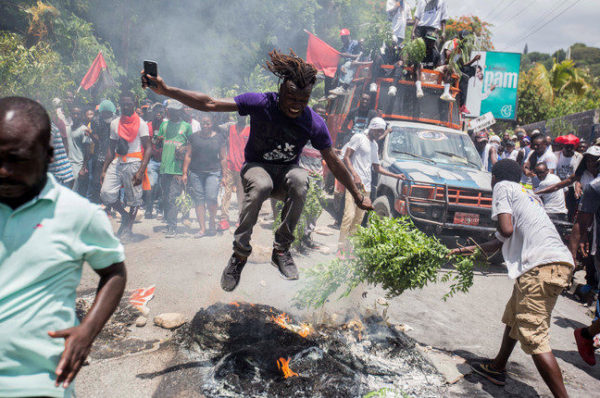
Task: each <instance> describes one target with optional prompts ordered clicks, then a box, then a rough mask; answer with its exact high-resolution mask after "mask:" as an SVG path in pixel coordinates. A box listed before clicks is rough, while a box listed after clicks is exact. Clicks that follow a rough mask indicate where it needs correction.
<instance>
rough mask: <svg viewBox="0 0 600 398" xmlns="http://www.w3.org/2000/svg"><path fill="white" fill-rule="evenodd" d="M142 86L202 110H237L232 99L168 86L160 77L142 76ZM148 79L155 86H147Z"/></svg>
mask: <svg viewBox="0 0 600 398" xmlns="http://www.w3.org/2000/svg"><path fill="white" fill-rule="evenodd" d="M142 74H143V72H142ZM144 78H145V80H144V83H142V87H143V88H150V89H151V90H152V91H154V92H155V93H156V94H160V95H165V96H167V97H171V98H173V99H176V100H177V101H179V102H182V103H184V104H185V105H187V106H189V107H190V108H194V109H197V110H199V111H202V112H237V110H238V107H237V104H236V103H235V101H234V100H233V99H214V98H211V97H210V96H208V95H206V94H204V93H200V92H197V91H189V90H183V89H181V88H177V87H171V86H168V85H167V84H166V83H165V81H164V80H163V79H162V78H161V77H160V76H157V77H153V76H150V75H145V76H144ZM148 80H149V81H152V82H154V83H156V86H157V87H150V86H148Z"/></svg>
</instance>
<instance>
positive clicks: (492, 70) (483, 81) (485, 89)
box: [466, 51, 521, 120]
mask: <svg viewBox="0 0 600 398" xmlns="http://www.w3.org/2000/svg"><path fill="white" fill-rule="evenodd" d="M478 54H479V55H480V56H481V59H480V60H479V61H477V62H476V63H474V64H473V67H474V68H475V76H473V77H471V78H470V79H469V84H468V89H467V103H466V105H467V109H468V110H469V113H468V114H467V115H466V116H467V117H479V116H481V115H483V114H486V113H488V112H491V113H492V115H493V116H494V118H495V119H497V120H498V119H499V120H515V119H516V116H517V87H518V85H519V68H520V65H521V54H519V53H502V52H495V51H476V52H473V55H472V56H473V57H474V56H475V55H478Z"/></svg>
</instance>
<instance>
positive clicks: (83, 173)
mask: <svg viewBox="0 0 600 398" xmlns="http://www.w3.org/2000/svg"><path fill="white" fill-rule="evenodd" d="M87 173H88V171H87V168H85V167H82V168H81V170H79V177H84V176H85V175H86V174H87Z"/></svg>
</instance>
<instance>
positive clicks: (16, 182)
mask: <svg viewBox="0 0 600 398" xmlns="http://www.w3.org/2000/svg"><path fill="white" fill-rule="evenodd" d="M50 129H51V126H50V118H49V117H48V114H47V113H46V111H45V110H44V108H43V107H42V106H41V105H40V104H38V103H37V102H35V101H32V100H30V99H28V98H23V97H7V98H1V99H0V202H2V203H5V204H7V205H8V206H11V207H13V208H16V207H18V206H20V205H21V204H23V203H25V202H27V201H28V200H31V199H32V198H33V197H35V196H36V195H38V194H39V193H40V191H41V190H42V188H43V187H44V184H45V182H46V172H47V170H48V163H49V162H50V160H51V159H52V147H51V146H50V136H51V130H50Z"/></svg>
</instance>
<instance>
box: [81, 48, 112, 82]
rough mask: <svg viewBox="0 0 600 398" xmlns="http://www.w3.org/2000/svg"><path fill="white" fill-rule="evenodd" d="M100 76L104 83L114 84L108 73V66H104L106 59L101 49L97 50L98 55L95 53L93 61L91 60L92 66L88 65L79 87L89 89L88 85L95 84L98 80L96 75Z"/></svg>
mask: <svg viewBox="0 0 600 398" xmlns="http://www.w3.org/2000/svg"><path fill="white" fill-rule="evenodd" d="M101 76H102V78H103V82H104V83H105V84H106V85H111V84H114V81H113V79H112V76H110V73H109V72H108V66H106V61H105V60H104V57H103V56H102V51H99V52H98V55H96V58H95V59H94V62H92V66H90V69H89V70H88V71H87V73H86V74H85V76H84V77H83V80H81V84H80V85H79V88H83V89H84V90H89V89H90V87H92V86H93V85H94V84H96V82H97V81H98V77H101Z"/></svg>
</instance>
